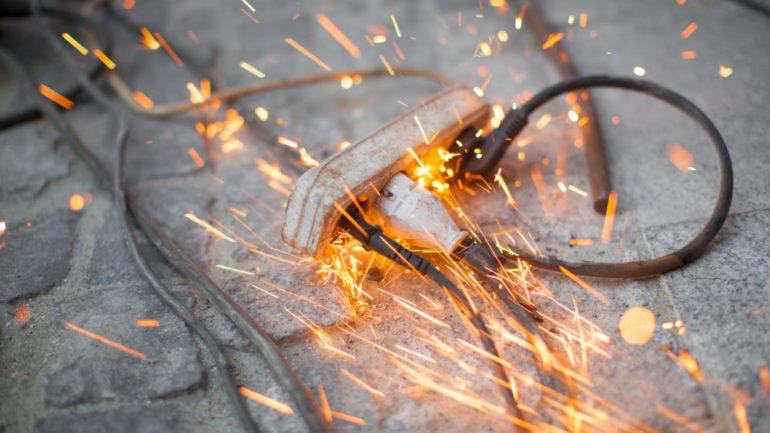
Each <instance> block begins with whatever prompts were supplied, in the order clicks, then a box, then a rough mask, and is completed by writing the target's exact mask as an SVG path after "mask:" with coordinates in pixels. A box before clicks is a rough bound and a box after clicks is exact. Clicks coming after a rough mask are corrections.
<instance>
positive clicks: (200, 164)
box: [187, 147, 206, 168]
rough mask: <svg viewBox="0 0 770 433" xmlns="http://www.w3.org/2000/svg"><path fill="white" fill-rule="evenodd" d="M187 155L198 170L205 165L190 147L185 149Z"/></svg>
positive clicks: (196, 152)
mask: <svg viewBox="0 0 770 433" xmlns="http://www.w3.org/2000/svg"><path fill="white" fill-rule="evenodd" d="M187 154H188V155H189V156H190V158H192V160H193V162H195V165H196V166H197V167H198V168H201V167H203V166H204V165H206V162H205V161H203V158H201V156H200V154H199V153H198V151H197V150H195V149H193V148H192V147H190V148H188V149H187Z"/></svg>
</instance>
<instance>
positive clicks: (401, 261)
mask: <svg viewBox="0 0 770 433" xmlns="http://www.w3.org/2000/svg"><path fill="white" fill-rule="evenodd" d="M339 228H340V229H342V230H345V231H347V232H348V233H349V234H350V235H351V236H353V237H354V238H355V239H356V240H358V241H359V242H361V244H362V245H364V247H366V248H368V249H370V250H372V251H374V252H376V253H377V254H379V255H381V256H383V257H385V258H387V259H389V260H391V261H393V262H394V263H396V264H398V265H401V266H403V267H405V268H408V269H413V270H415V271H416V272H418V273H419V274H421V275H424V276H426V277H428V278H430V279H431V280H432V281H433V282H435V283H436V284H438V285H439V286H440V287H442V288H443V289H444V290H446V292H447V293H448V294H449V295H450V298H451V299H452V300H453V301H454V302H455V304H456V305H457V306H458V307H460V310H461V311H462V313H463V314H464V315H465V318H466V319H468V321H469V322H470V323H471V324H472V325H473V327H474V328H475V329H476V331H477V332H478V334H479V338H480V339H481V342H482V344H483V345H484V350H486V351H487V352H488V353H489V354H490V355H491V356H492V357H493V359H501V357H500V353H499V351H498V350H497V347H496V346H495V342H494V340H493V339H492V336H491V334H490V332H489V330H488V329H487V325H486V323H484V319H483V318H482V316H481V315H480V314H479V313H478V312H476V311H474V309H473V307H472V306H471V305H470V303H469V302H468V300H467V299H466V297H465V295H464V294H463V292H462V290H460V288H458V287H457V285H456V284H455V283H454V282H453V281H452V280H451V279H449V278H448V277H447V276H446V275H444V274H443V273H442V272H441V271H439V269H438V268H436V267H435V266H433V265H432V264H431V263H430V261H428V259H426V258H424V257H422V256H420V255H419V254H417V253H415V252H413V251H411V250H409V249H408V248H405V247H403V246H402V245H399V244H398V243H397V242H396V241H395V240H393V239H391V238H389V237H388V236H386V235H385V234H383V233H382V228H381V227H380V226H376V225H372V224H369V223H368V222H367V221H366V220H365V219H364V217H363V216H362V215H361V214H359V213H358V211H355V210H353V211H351V212H348V213H346V214H345V216H343V218H341V219H340V222H339ZM493 362H494V364H495V366H496V367H497V368H496V369H495V376H496V377H497V381H498V382H499V385H500V387H501V388H502V389H503V395H504V398H505V400H506V402H507V403H508V406H509V408H510V409H511V411H512V412H513V413H512V414H513V415H515V418H514V419H518V420H520V419H521V411H520V409H519V406H518V404H517V401H516V397H515V395H514V394H513V390H512V389H511V387H510V385H508V386H506V385H502V384H510V381H509V379H508V373H507V372H506V369H505V366H504V365H503V364H502V363H500V362H498V361H493Z"/></svg>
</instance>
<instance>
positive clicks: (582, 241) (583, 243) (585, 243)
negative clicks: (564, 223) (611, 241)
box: [569, 239, 594, 247]
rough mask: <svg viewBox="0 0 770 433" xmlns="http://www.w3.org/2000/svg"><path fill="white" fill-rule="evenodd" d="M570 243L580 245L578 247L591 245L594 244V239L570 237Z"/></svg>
mask: <svg viewBox="0 0 770 433" xmlns="http://www.w3.org/2000/svg"><path fill="white" fill-rule="evenodd" d="M569 244H570V245H574V246H578V247H590V246H591V245H593V244H594V240H593V239H570V240H569Z"/></svg>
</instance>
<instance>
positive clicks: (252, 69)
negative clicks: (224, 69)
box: [239, 61, 265, 78]
mask: <svg viewBox="0 0 770 433" xmlns="http://www.w3.org/2000/svg"><path fill="white" fill-rule="evenodd" d="M239 66H240V67H241V68H243V69H245V70H246V71H248V72H249V73H252V74H254V75H256V76H257V77H259V78H265V73H264V72H262V71H260V70H259V69H257V68H255V67H254V66H252V65H250V64H249V63H247V62H245V61H241V63H240V64H239Z"/></svg>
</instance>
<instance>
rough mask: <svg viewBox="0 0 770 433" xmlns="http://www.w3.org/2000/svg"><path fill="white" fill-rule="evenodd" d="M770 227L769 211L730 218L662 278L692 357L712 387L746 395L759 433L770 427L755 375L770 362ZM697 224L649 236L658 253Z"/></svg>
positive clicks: (679, 241)
mask: <svg viewBox="0 0 770 433" xmlns="http://www.w3.org/2000/svg"><path fill="white" fill-rule="evenodd" d="M768 223H770V211H767V210H765V211H754V212H747V213H742V214H733V215H731V216H730V217H729V219H728V221H727V224H726V226H725V228H724V229H723V230H722V232H720V234H719V237H718V239H717V241H716V242H715V243H714V244H713V245H711V247H710V248H709V250H708V252H707V253H706V254H705V255H704V256H703V257H701V258H700V259H699V260H698V261H696V262H695V263H693V264H691V265H688V266H687V267H685V268H683V269H681V270H677V271H674V272H671V273H669V274H667V275H665V276H664V277H663V280H664V281H665V282H666V284H667V285H668V286H669V287H671V293H672V296H673V301H674V304H675V306H676V309H677V311H678V314H679V315H680V316H681V320H683V322H684V325H685V327H686V329H687V331H688V332H687V334H686V343H687V344H688V345H689V346H690V347H689V348H690V350H691V352H692V354H693V355H694V356H695V358H696V359H697V360H698V362H699V363H700V365H701V367H702V368H703V370H704V372H705V374H706V375H707V376H708V377H709V379H710V380H712V381H714V382H716V383H718V384H721V385H720V386H722V387H724V386H729V387H734V389H737V390H741V392H745V393H748V395H749V396H750V397H751V399H752V400H751V402H752V404H751V406H750V407H749V420H750V421H751V422H752V425H756V426H758V427H760V431H762V430H761V428H762V426H764V427H767V426H768V425H770V410H768V407H767V405H766V404H765V403H764V398H765V397H764V394H763V391H762V388H761V383H760V381H759V380H758V377H759V369H760V368H761V367H762V366H763V365H767V362H768V360H770V317H768V311H770V284H769V283H768V281H770V247H768V243H767V241H766V239H765V236H764V235H765V233H766V231H767V226H768ZM700 224H701V223H700V222H699V221H692V222H683V223H680V224H675V225H671V226H666V227H656V228H653V229H648V230H647V233H648V236H649V238H650V243H651V244H652V245H653V250H654V251H656V252H657V253H660V252H663V251H665V250H667V249H672V248H675V247H677V246H679V245H682V244H684V243H685V242H686V241H687V240H688V239H689V237H690V236H691V235H692V234H693V233H695V232H696V231H697V230H699V229H700ZM716 269H718V271H715V270H716ZM725 405H726V406H727V407H728V408H730V407H731V405H732V400H731V399H729V398H726V402H725ZM747 406H748V405H747Z"/></svg>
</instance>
